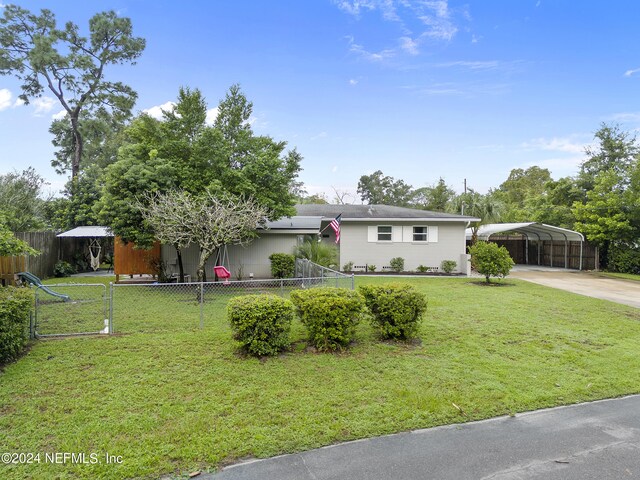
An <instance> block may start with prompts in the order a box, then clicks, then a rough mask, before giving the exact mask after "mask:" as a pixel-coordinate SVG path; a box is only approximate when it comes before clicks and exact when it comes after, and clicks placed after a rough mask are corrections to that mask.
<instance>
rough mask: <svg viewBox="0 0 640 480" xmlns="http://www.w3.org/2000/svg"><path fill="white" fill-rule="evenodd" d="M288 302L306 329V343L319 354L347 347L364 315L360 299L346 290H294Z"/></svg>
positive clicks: (351, 291) (363, 307)
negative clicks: (318, 351)
mask: <svg viewBox="0 0 640 480" xmlns="http://www.w3.org/2000/svg"><path fill="white" fill-rule="evenodd" d="M291 301H292V302H293V304H294V305H295V308H296V313H297V314H298V316H299V317H300V320H301V321H302V324H303V325H304V326H305V327H306V329H307V332H308V336H309V343H310V344H311V345H313V346H314V347H316V348H317V349H318V350H322V351H331V350H341V349H343V348H346V347H348V346H349V344H350V343H351V342H352V341H353V339H354V337H355V332H356V327H357V325H358V323H359V322H360V320H361V319H362V318H363V315H364V313H365V305H364V300H363V298H362V296H361V295H360V294H359V293H358V292H355V291H353V290H347V289H346V288H312V289H309V290H294V291H292V292H291Z"/></svg>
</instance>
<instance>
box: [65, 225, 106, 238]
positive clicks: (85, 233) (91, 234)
mask: <svg viewBox="0 0 640 480" xmlns="http://www.w3.org/2000/svg"><path fill="white" fill-rule="evenodd" d="M56 236H57V237H62V238H65V237H72V238H99V237H113V232H111V230H110V229H109V227H76V228H73V229H71V230H68V231H66V232H62V233H59V234H58V235H56Z"/></svg>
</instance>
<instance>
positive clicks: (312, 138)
mask: <svg viewBox="0 0 640 480" xmlns="http://www.w3.org/2000/svg"><path fill="white" fill-rule="evenodd" d="M327 136H328V135H327V132H320V133H319V134H317V135H314V136H313V137H311V138H310V140H318V139H320V138H327Z"/></svg>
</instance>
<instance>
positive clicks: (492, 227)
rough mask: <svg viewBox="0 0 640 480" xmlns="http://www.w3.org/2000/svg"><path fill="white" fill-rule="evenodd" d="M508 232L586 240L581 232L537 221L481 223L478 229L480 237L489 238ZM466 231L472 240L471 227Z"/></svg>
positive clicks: (547, 237)
mask: <svg viewBox="0 0 640 480" xmlns="http://www.w3.org/2000/svg"><path fill="white" fill-rule="evenodd" d="M507 232H517V233H520V234H522V235H524V236H526V237H528V238H529V239H531V240H554V241H569V242H584V236H583V235H582V234H581V233H579V232H575V231H573V230H567V229H566V228H560V227H554V226H553V225H546V224H544V223H537V222H526V223H490V224H487V225H481V226H480V228H479V229H478V239H480V240H488V239H489V237H490V236H491V235H495V234H498V233H507ZM466 233H467V240H471V229H470V228H467V232H466Z"/></svg>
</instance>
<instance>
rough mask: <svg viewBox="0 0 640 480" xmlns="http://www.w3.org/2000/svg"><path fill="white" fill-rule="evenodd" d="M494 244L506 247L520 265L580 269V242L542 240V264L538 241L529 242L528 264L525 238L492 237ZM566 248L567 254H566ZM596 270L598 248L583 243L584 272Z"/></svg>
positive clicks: (540, 242)
mask: <svg viewBox="0 0 640 480" xmlns="http://www.w3.org/2000/svg"><path fill="white" fill-rule="evenodd" d="M491 241H492V242H493V243H497V244H498V245H501V246H503V247H505V248H506V249H507V250H508V251H509V255H511V258H513V261H514V262H516V264H518V265H542V266H545V267H558V268H564V267H565V258H566V262H567V265H566V268H572V269H576V270H578V269H579V268H580V248H581V246H580V242H566V243H565V242H564V241H553V242H552V241H551V240H540V241H539V245H540V258H539V260H540V262H538V240H529V246H528V247H529V248H528V253H529V255H528V256H529V258H528V262H527V242H526V240H525V239H524V238H513V237H510V238H500V237H498V238H496V237H495V236H492V237H491ZM565 246H566V254H565ZM595 269H596V246H595V245H592V244H590V243H589V242H586V241H585V242H582V270H595Z"/></svg>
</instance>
